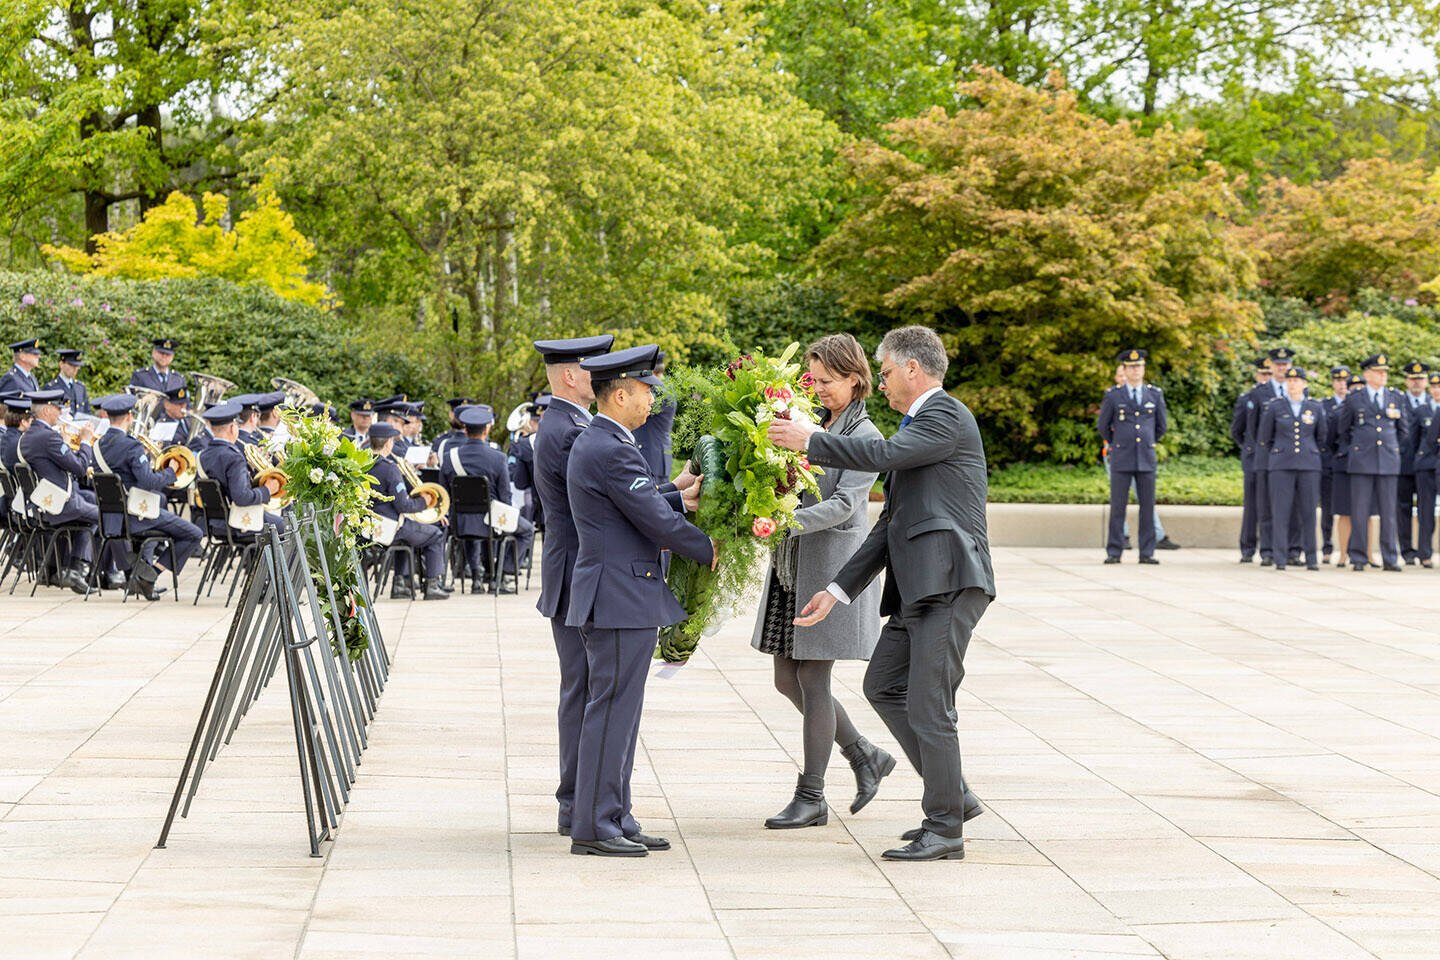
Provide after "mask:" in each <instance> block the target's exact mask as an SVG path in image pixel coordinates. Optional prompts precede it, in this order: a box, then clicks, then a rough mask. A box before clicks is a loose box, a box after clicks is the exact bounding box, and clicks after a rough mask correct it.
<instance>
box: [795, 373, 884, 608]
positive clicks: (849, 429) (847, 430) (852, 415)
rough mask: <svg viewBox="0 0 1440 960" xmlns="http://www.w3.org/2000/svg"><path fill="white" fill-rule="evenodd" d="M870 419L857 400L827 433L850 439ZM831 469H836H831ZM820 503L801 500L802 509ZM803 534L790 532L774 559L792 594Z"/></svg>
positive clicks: (811, 498) (812, 499)
mask: <svg viewBox="0 0 1440 960" xmlns="http://www.w3.org/2000/svg"><path fill="white" fill-rule="evenodd" d="M869 419H870V414H869V412H868V411H867V410H866V409H865V401H864V400H856V401H853V402H852V403H851V404H850V406H848V407H846V408H845V409H844V410H842V411H841V412H840V415H839V416H838V417H836V418H835V422H834V423H832V424H831V425H830V427H829V428H828V429H827V430H826V431H825V432H826V433H833V434H835V435H836V436H838V437H848V436H849V435H850V434H851V433H853V432H854V430H855V428H856V427H858V426H859V425H860V424H861V423H863V422H865V421H867V420H869ZM830 469H832V470H834V469H836V468H834V467H831V468H830ZM807 501H808V502H807ZM818 502H819V501H818V500H816V499H815V497H814V495H812V494H808V493H807V494H805V495H804V496H802V497H801V498H800V506H802V507H808V506H813V505H814V504H816V503H818ZM803 534H804V531H803V530H791V531H788V532H787V533H786V534H785V539H784V540H781V541H780V544H779V546H777V547H776V548H775V555H774V558H773V562H774V564H775V576H776V578H777V579H779V581H780V586H782V587H784V588H785V589H786V590H788V591H790V592H791V593H794V592H795V579H796V577H797V575H798V574H799V572H800V546H799V543H798V542H797V541H798V540H799V538H800V537H801V536H802V535H803Z"/></svg>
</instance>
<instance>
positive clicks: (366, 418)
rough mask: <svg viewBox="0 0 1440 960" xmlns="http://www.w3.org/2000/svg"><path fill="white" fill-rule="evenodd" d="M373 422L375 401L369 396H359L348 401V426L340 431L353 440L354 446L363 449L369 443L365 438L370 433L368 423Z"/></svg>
mask: <svg viewBox="0 0 1440 960" xmlns="http://www.w3.org/2000/svg"><path fill="white" fill-rule="evenodd" d="M374 422H375V401H374V400H371V399H370V398H369V397H360V398H359V399H357V400H351V401H350V426H348V427H346V428H345V429H344V430H342V431H340V432H341V434H342V435H343V436H347V437H349V438H350V439H351V440H353V441H355V446H357V447H359V448H360V449H362V450H363V449H365V447H367V446H368V445H369V441H368V440H367V439H366V438H367V436H368V435H369V433H370V425H371V424H372V423H374Z"/></svg>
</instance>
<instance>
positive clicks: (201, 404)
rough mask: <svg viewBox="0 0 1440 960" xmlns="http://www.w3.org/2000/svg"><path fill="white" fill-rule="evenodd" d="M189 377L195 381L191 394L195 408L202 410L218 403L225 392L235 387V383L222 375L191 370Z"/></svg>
mask: <svg viewBox="0 0 1440 960" xmlns="http://www.w3.org/2000/svg"><path fill="white" fill-rule="evenodd" d="M189 376H190V379H191V380H192V381H193V382H194V383H195V392H194V395H193V398H192V399H194V401H195V409H196V410H204V409H206V408H207V407H212V406H214V405H215V404H217V403H219V402H220V401H221V399H223V398H224V396H225V394H227V393H229V392H230V391H231V390H234V389H235V384H233V383H231V382H230V381H229V380H226V379H225V378H224V377H217V376H214V375H212V374H209V373H199V372H196V371H193V370H192V371H191V372H190V374H189Z"/></svg>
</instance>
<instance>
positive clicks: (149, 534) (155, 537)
mask: <svg viewBox="0 0 1440 960" xmlns="http://www.w3.org/2000/svg"><path fill="white" fill-rule="evenodd" d="M95 502H96V505H97V506H98V507H99V508H100V544H99V548H98V551H97V552H96V554H95V556H96V558H97V560H98V558H99V557H100V556H102V555H103V554H104V552H105V547H106V546H107V545H108V544H111V543H123V544H125V546H126V548H127V551H128V552H129V554H130V562H129V564H127V565H126V567H125V596H124V597H122V598H121V603H124V602H126V601H128V600H129V599H130V591H131V590H132V589H134V587H135V570H136V569H137V568H138V567H139V565H140V563H141V562H142V561H141V559H140V556H141V551H142V550H144V548H145V546H146V544H151V543H153V544H155V546H156V549H157V550H166V549H168V550H169V551H170V589H171V591H172V592H173V593H174V594H175V602H176V603H179V602H180V578H179V576H178V575H177V574H176V573H175V542H174V541H173V540H171V539H170V537H169V536H168V535H166V534H164V533H161V532H160V531H159V530H146V531H143V532H140V533H136V532H135V531H133V530H131V529H130V513H129V511H127V510H126V509H125V485H124V484H122V483H121V482H120V478H119V477H117V476H115V475H114V474H113V473H97V474H95ZM107 526H109V527H112V528H114V529H117V530H119V533H113V534H112V533H107V532H106V529H105V528H106V527H107ZM99 570H100V564H99V563H98V562H97V563H94V564H92V565H91V567H90V579H91V582H92V584H93V585H94V586H95V588H96V589H97V590H98V589H99V588H100V574H99Z"/></svg>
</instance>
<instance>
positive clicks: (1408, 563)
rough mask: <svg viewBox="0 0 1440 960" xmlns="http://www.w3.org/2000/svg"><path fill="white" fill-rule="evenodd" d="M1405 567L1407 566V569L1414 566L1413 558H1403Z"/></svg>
mask: <svg viewBox="0 0 1440 960" xmlns="http://www.w3.org/2000/svg"><path fill="white" fill-rule="evenodd" d="M1405 566H1407V567H1413V566H1415V558H1414V557H1406V558H1405Z"/></svg>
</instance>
